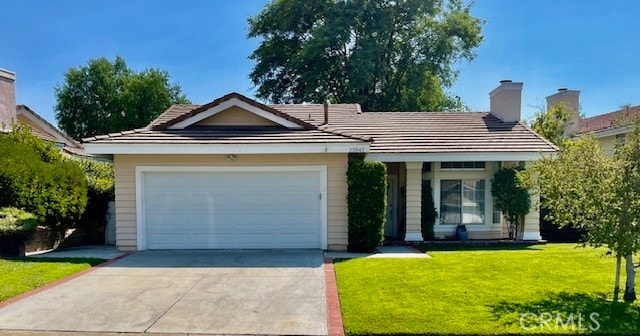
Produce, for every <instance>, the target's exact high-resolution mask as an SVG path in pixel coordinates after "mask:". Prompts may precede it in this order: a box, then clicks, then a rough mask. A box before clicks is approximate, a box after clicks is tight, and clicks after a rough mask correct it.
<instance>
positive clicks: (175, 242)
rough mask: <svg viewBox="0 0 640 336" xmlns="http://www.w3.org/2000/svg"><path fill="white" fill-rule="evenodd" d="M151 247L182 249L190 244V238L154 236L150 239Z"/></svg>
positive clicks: (169, 234)
mask: <svg viewBox="0 0 640 336" xmlns="http://www.w3.org/2000/svg"><path fill="white" fill-rule="evenodd" d="M148 239H149V241H148V243H149V245H150V246H156V248H181V246H184V245H186V244H187V243H188V237H187V235H186V234H184V233H183V234H171V233H165V234H154V235H151V236H150V237H149V238H148Z"/></svg>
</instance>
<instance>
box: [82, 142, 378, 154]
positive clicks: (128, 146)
mask: <svg viewBox="0 0 640 336" xmlns="http://www.w3.org/2000/svg"><path fill="white" fill-rule="evenodd" d="M369 147H370V143H369V142H364V141H363V142H348V143H339V142H326V143H311V144H303V143H279V144H268V143H253V144H210V143H208V144H207V143H197V144H193V143H192V144H167V143H160V144H158V143H135V144H134V143H126V142H121V143H113V142H111V141H105V142H99V141H94V142H89V143H87V144H86V145H85V150H86V152H87V153H88V154H94V155H103V154H161V155H162V154H320V153H367V152H368V151H369Z"/></svg>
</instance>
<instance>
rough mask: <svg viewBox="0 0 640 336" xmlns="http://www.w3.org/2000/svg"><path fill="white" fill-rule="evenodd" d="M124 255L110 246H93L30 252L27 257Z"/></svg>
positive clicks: (112, 256)
mask: <svg viewBox="0 0 640 336" xmlns="http://www.w3.org/2000/svg"><path fill="white" fill-rule="evenodd" d="M124 254H125V252H122V251H118V249H117V248H116V247H115V246H112V245H93V246H80V247H71V248H66V249H62V250H51V251H39V252H32V253H27V256H30V257H39V258H98V259H113V258H117V257H119V256H121V255H124Z"/></svg>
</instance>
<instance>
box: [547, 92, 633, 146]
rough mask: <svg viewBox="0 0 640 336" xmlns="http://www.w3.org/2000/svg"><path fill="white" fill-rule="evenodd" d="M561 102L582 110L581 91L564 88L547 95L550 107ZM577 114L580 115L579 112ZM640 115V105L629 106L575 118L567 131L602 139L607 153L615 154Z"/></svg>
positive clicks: (576, 109)
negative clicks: (616, 148) (618, 145)
mask: <svg viewBox="0 0 640 336" xmlns="http://www.w3.org/2000/svg"><path fill="white" fill-rule="evenodd" d="M559 104H564V106H565V107H567V108H569V109H571V110H573V111H580V110H579V108H580V91H577V90H567V89H565V88H562V89H559V90H558V92H557V93H556V94H553V95H551V96H549V97H547V106H548V107H549V108H551V107H554V106H557V105H559ZM575 115H576V116H577V117H579V113H576V114H575ZM639 116H640V105H639V106H627V107H624V108H622V109H620V110H618V111H614V112H609V113H605V114H601V115H597V116H593V117H589V118H579V119H578V120H573V121H571V122H569V124H568V125H567V128H566V133H567V135H568V136H576V137H580V136H585V135H591V136H593V137H595V138H596V139H598V141H600V143H601V144H602V146H603V148H604V150H605V152H606V153H607V154H609V155H613V152H614V150H615V147H616V144H619V143H624V141H625V139H626V135H627V134H628V133H631V132H633V131H634V129H635V123H636V119H637V118H638V117H639Z"/></svg>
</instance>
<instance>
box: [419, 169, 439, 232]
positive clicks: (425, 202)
mask: <svg viewBox="0 0 640 336" xmlns="http://www.w3.org/2000/svg"><path fill="white" fill-rule="evenodd" d="M437 217H438V211H437V210H436V207H435V204H434V203H433V190H431V183H430V182H429V181H422V220H421V223H420V224H422V225H421V226H422V239H424V240H435V239H436V235H435V232H434V230H433V226H434V225H435V223H436V218H437Z"/></svg>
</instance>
